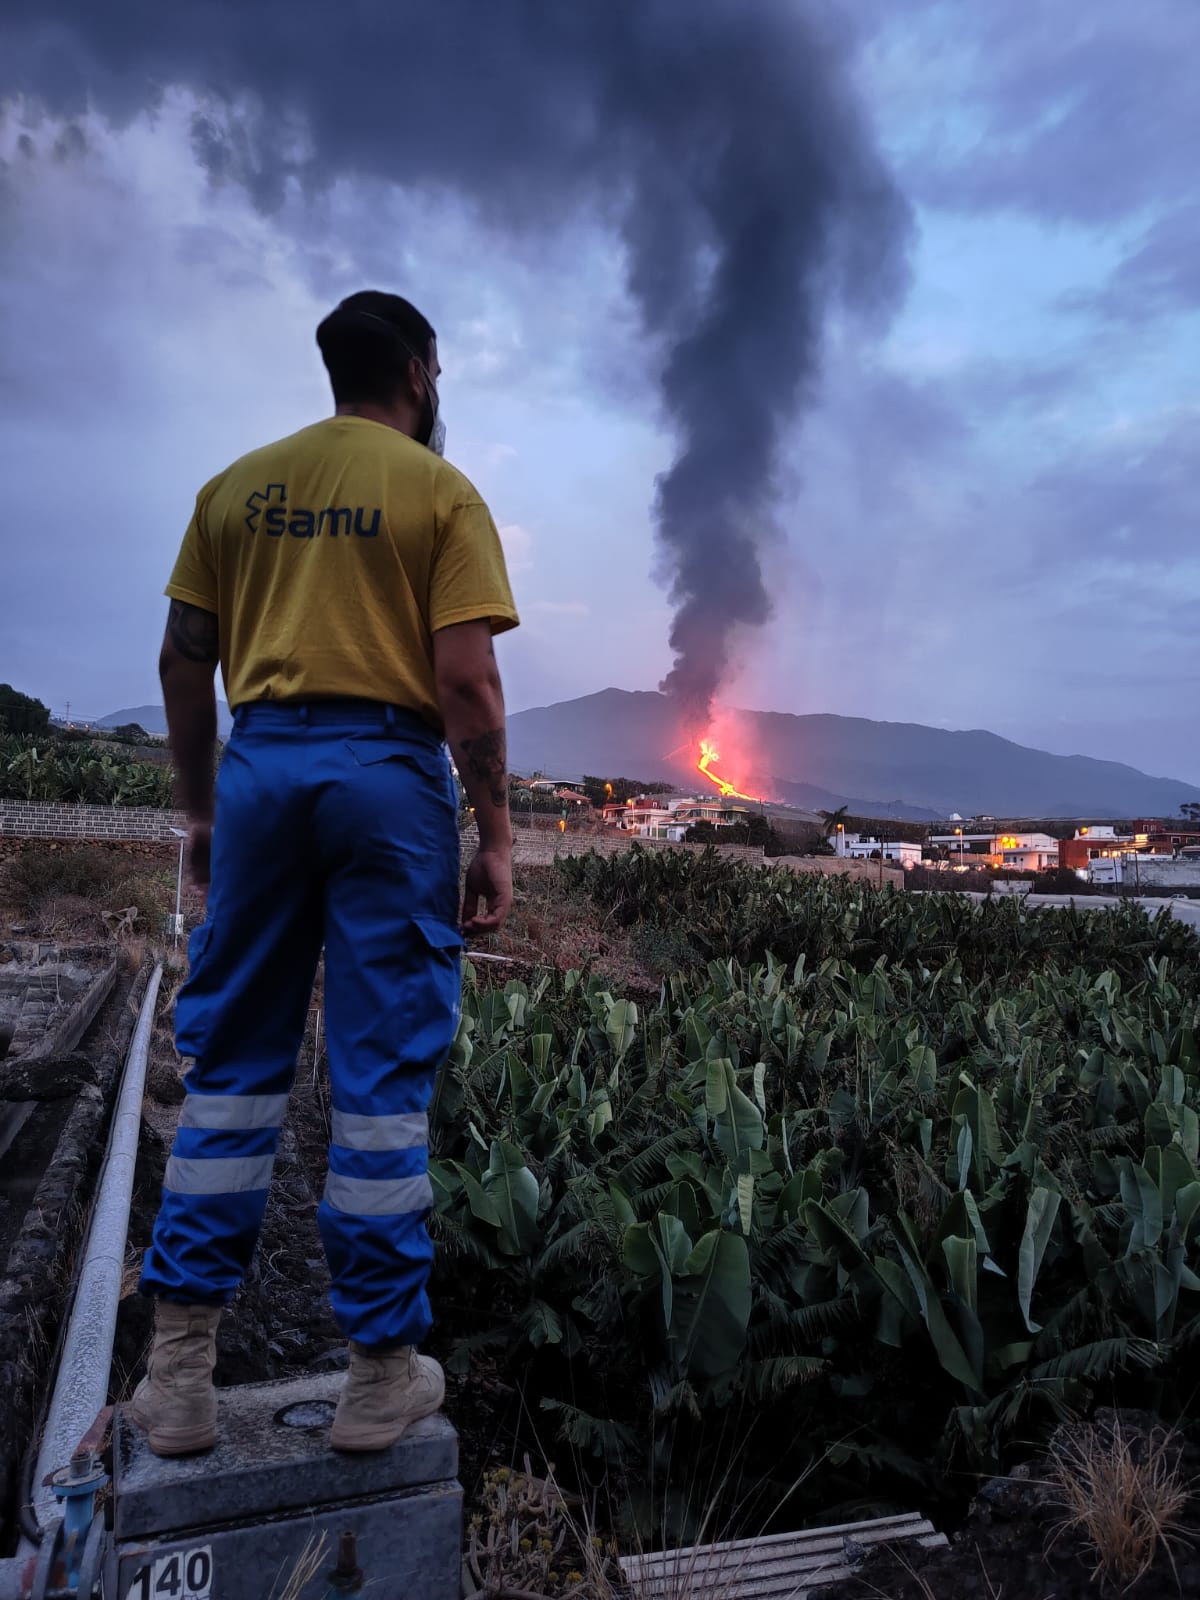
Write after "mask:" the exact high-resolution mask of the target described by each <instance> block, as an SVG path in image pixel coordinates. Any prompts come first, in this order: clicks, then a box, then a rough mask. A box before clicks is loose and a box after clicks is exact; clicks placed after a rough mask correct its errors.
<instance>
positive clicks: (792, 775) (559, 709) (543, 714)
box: [508, 689, 1200, 820]
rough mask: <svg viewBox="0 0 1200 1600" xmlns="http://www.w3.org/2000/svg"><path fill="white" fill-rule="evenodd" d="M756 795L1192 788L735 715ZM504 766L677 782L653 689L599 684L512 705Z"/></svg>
mask: <svg viewBox="0 0 1200 1600" xmlns="http://www.w3.org/2000/svg"><path fill="white" fill-rule="evenodd" d="M737 716H738V719H739V725H740V727H741V728H742V730H743V734H744V737H745V741H746V743H747V745H748V746H749V747H750V748H752V749H753V751H754V755H755V759H754V769H755V771H756V772H757V773H759V774H760V775H761V778H760V782H761V785H762V791H763V792H764V793H768V794H770V796H771V797H772V798H775V799H781V800H787V801H789V802H791V803H792V804H794V805H798V806H808V807H814V808H820V809H834V808H836V807H837V806H840V805H846V806H848V807H849V809H850V811H851V812H855V813H858V814H860V815H861V814H866V815H875V816H880V815H893V816H897V817H911V818H915V819H918V820H921V819H930V818H944V817H948V816H950V815H951V813H953V812H956V811H957V812H958V813H960V814H961V815H962V816H967V817H969V816H976V815H994V816H1010V817H1017V816H1041V817H1056V816H1057V817H1075V816H1098V817H1099V816H1113V817H1137V816H1142V815H1145V816H1173V815H1177V814H1178V812H1179V808H1180V806H1181V805H1182V804H1184V803H1185V802H1186V801H1200V789H1197V788H1194V787H1193V786H1192V785H1191V784H1187V783H1182V782H1180V781H1179V780H1177V779H1174V778H1158V777H1150V776H1148V775H1147V774H1146V773H1143V772H1139V771H1138V770H1137V769H1136V768H1134V767H1130V766H1125V765H1124V764H1122V763H1121V762H1118V761H1098V760H1095V759H1093V758H1092V757H1091V756H1056V755H1050V754H1049V753H1048V752H1046V751H1044V750H1033V749H1029V748H1027V747H1026V746H1024V745H1019V744H1014V743H1013V742H1012V741H1011V740H1009V739H1001V738H1000V737H999V736H998V735H996V734H994V733H988V732H986V731H985V730H983V729H970V730H961V731H960V730H954V731H952V730H948V729H944V728H928V727H924V726H923V725H921V724H920V723H915V722H872V721H870V720H869V719H867V718H865V717H839V716H833V715H829V714H820V715H809V716H792V715H788V714H786V713H783V712H773V711H744V712H739V713H737ZM508 747H509V761H510V763H511V765H512V767H513V768H514V770H516V771H531V770H535V769H536V770H540V771H543V772H546V773H549V774H551V775H553V776H561V777H571V776H579V775H581V774H582V773H584V772H594V773H605V774H611V773H616V774H628V775H630V776H632V777H638V778H656V777H669V778H672V779H673V780H675V781H676V782H680V783H685V784H687V783H689V782H690V779H689V774H690V773H691V772H692V768H691V760H692V754H693V753H692V751H691V750H690V749H685V748H684V747H683V746H682V744H681V733H680V729H679V727H678V724H677V721H676V716H675V710H674V707H673V706H672V704H671V702H670V701H668V700H667V699H666V697H665V696H664V695H661V694H655V693H649V692H645V691H637V692H632V691H628V690H623V689H604V690H601V691H600V693H598V694H591V695H585V696H583V697H582V698H581V699H578V700H567V701H562V702H560V703H558V704H557V705H550V706H539V707H536V708H534V709H531V710H528V711H519V712H516V713H515V714H514V715H512V716H510V718H509V722H508Z"/></svg>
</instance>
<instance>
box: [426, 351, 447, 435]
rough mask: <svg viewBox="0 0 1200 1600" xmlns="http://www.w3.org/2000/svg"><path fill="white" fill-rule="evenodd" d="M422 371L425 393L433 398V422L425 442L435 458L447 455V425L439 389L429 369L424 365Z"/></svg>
mask: <svg viewBox="0 0 1200 1600" xmlns="http://www.w3.org/2000/svg"><path fill="white" fill-rule="evenodd" d="M421 371H422V372H423V373H424V374H425V393H426V394H427V395H432V396H433V421H432V422H431V423H430V425H429V438H428V439H426V441H425V448H426V449H427V450H432V451H433V453H434V455H435V456H444V455H445V454H446V424H445V423H444V422H443V421H442V416H441V400H440V399H439V398H438V392H437V387H436V385H435V384H434V381H433V379H432V378H431V377H430V376H429V369H428V368H427V367H426V366H425V365H424V363H422V365H421Z"/></svg>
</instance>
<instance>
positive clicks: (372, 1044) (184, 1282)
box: [142, 704, 461, 1345]
mask: <svg viewBox="0 0 1200 1600" xmlns="http://www.w3.org/2000/svg"><path fill="white" fill-rule="evenodd" d="M457 895H458V830H457V821H456V803H455V797H454V792H453V786H452V783H451V779H450V774H449V767H448V764H447V761H446V757H445V752H444V749H443V748H442V746H441V745H440V742H439V741H438V739H437V737H436V735H435V734H433V733H432V731H431V730H429V729H427V728H425V727H424V725H423V724H419V723H418V722H417V720H416V719H409V718H408V717H406V716H405V715H404V714H403V713H394V714H392V715H391V718H390V721H389V716H388V713H387V711H386V709H385V708H383V707H358V706H350V707H346V706H336V705H333V704H329V705H313V706H310V707H307V708H304V707H298V706H288V705H275V706H266V705H264V706H254V707H251V708H249V710H248V711H241V712H239V713H238V718H237V726H236V728H235V732H234V735H233V738H232V739H231V740H230V743H229V745H228V746H227V747H226V751H225V755H224V759H223V760H222V763H221V771H220V776H219V780H218V786H217V820H216V826H215V828H214V833H213V860H212V885H211V888H210V891H209V912H208V919H207V921H206V922H205V924H204V925H203V927H201V928H199V929H197V930H196V932H195V933H194V934H193V935H192V938H191V942H190V945H189V956H190V960H191V973H190V976H189V978H188V981H187V982H186V983H185V984H184V986H183V988H182V989H181V990H180V992H179V997H178V1001H177V1005H176V1038H177V1044H178V1047H179V1050H180V1053H181V1054H183V1055H187V1056H191V1057H193V1058H194V1065H193V1067H192V1069H191V1071H190V1072H189V1073H188V1076H187V1080H186V1084H187V1089H188V1095H187V1099H186V1101H185V1102H184V1105H183V1108H182V1111H181V1115H180V1119H179V1126H178V1130H177V1132H176V1137H175V1144H174V1148H173V1151H172V1154H171V1158H170V1160H169V1162H168V1164H167V1171H166V1175H165V1180H164V1194H163V1203H162V1209H161V1211H160V1213H159V1217H158V1221H157V1223H156V1225H155V1231H154V1240H153V1243H152V1245H151V1248H150V1249H149V1250H148V1251H147V1255H146V1264H145V1269H144V1272H143V1278H142V1287H143V1289H144V1290H145V1291H146V1292H147V1293H151V1294H157V1295H163V1296H165V1297H166V1298H168V1299H172V1300H177V1301H183V1302H185V1303H200V1304H202V1303H222V1302H225V1301H227V1300H229V1299H230V1298H231V1297H232V1295H233V1293H234V1292H235V1290H236V1288H237V1285H238V1283H239V1282H240V1281H241V1277H242V1275H243V1273H244V1272H245V1270H246V1267H247V1266H248V1264H249V1261H250V1257H251V1254H252V1252H253V1249H254V1244H255V1240H256V1239H257V1236H258V1232H259V1229H260V1227H261V1225H262V1219H263V1215H264V1212H265V1209H266V1202H267V1192H268V1189H269V1186H270V1181H271V1171H272V1166H273V1163H274V1160H275V1156H276V1151H277V1147H278V1142H279V1130H280V1127H281V1125H282V1123H283V1119H284V1116H285V1113H286V1109H287V1101H288V1094H289V1091H290V1089H291V1085H292V1079H293V1075H294V1070H295V1062H296V1058H297V1055H298V1053H299V1050H300V1046H301V1042H302V1039H303V1034H304V1025H305V1021H306V1018H307V1012H308V1003H309V996H310V992H311V988H312V980H313V975H314V972H315V970H316V965H317V960H318V956H319V953H320V950H321V947H322V944H323V945H324V948H325V988H324V1003H325V1016H324V1024H325V1027H324V1031H325V1039H326V1046H327V1050H328V1064H329V1079H330V1091H331V1098H332V1102H333V1118H332V1121H333V1127H332V1141H331V1145H330V1151H329V1175H328V1179H327V1182H326V1186H325V1192H324V1196H323V1198H322V1200H321V1203H320V1206H319V1208H318V1212H317V1220H318V1224H319V1226H320V1230H321V1237H322V1241H323V1243H324V1246H325V1251H326V1255H327V1258H328V1261H329V1266H330V1275H331V1279H332V1299H333V1307H334V1312H335V1314H336V1316H337V1319H338V1322H339V1324H340V1326H341V1328H342V1330H343V1332H344V1333H345V1334H346V1335H347V1337H349V1338H353V1339H356V1340H358V1341H360V1342H361V1343H363V1344H366V1345H372V1344H382V1343H393V1342H394V1343H403V1344H417V1343H420V1341H421V1340H422V1338H423V1337H424V1336H425V1334H426V1333H427V1331H428V1327H429V1321H430V1315H429V1304H428V1297H427V1294H426V1282H427V1279H428V1274H429V1266H430V1261H431V1257H432V1247H431V1244H430V1241H429V1235H428V1232H427V1230H426V1228H425V1216H426V1213H427V1212H428V1210H429V1208H430V1206H431V1205H432V1201H433V1196H432V1190H431V1187H430V1182H429V1177H428V1172H427V1162H428V1156H427V1142H428V1124H427V1120H426V1112H427V1109H428V1105H429V1099H430V1095H431V1093H432V1088H433V1080H434V1075H435V1073H436V1071H437V1068H438V1067H439V1066H440V1064H441V1062H442V1060H443V1059H444V1058H445V1055H446V1053H447V1051H448V1050H449V1047H450V1044H451V1042H452V1040H453V1036H454V1029H455V1023H456V1018H457V1009H458V1000H459V983H460V973H459V954H460V949H461V937H460V935H459V932H458V929H457V909H458V907H457Z"/></svg>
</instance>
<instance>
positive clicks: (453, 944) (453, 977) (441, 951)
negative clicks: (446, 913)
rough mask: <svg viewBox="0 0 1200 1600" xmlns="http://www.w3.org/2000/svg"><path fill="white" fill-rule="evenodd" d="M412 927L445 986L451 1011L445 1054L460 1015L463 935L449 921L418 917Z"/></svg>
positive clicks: (444, 991) (446, 997) (445, 993)
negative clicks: (437, 969)
mask: <svg viewBox="0 0 1200 1600" xmlns="http://www.w3.org/2000/svg"><path fill="white" fill-rule="evenodd" d="M412 920H413V926H414V927H415V928H416V930H417V932H418V933H419V934H420V936H421V938H422V940H423V941H424V942H425V944H426V945H427V946H428V947H429V950H430V953H431V955H432V957H433V960H434V963H435V964H436V966H437V967H438V968H439V970H440V972H441V975H442V978H443V980H444V983H445V988H444V990H443V991H442V992H443V995H444V999H445V1002H446V1004H447V1006H448V1008H449V1011H450V1028H449V1034H448V1037H447V1039H446V1049H445V1052H443V1054H445V1053H447V1052H448V1051H449V1049H450V1046H451V1044H452V1043H453V1041H454V1036H455V1034H456V1033H457V1032H458V1019H459V1015H460V1014H461V1012H462V952H463V936H462V932H461V930H460V929H458V928H456V927H455V926H454V924H453V923H452V922H446V921H445V920H444V919H443V918H441V917H422V916H417V917H414V918H413V919H412Z"/></svg>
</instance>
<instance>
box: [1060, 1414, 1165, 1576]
mask: <svg viewBox="0 0 1200 1600" xmlns="http://www.w3.org/2000/svg"><path fill="white" fill-rule="evenodd" d="M1049 1460H1050V1485H1051V1487H1052V1490H1053V1492H1054V1495H1055V1498H1056V1500H1057V1501H1058V1502H1059V1503H1060V1504H1061V1505H1062V1507H1063V1509H1064V1511H1065V1515H1064V1517H1063V1518H1062V1520H1061V1522H1059V1523H1058V1524H1057V1525H1056V1527H1055V1530H1054V1537H1055V1538H1058V1537H1060V1536H1061V1535H1062V1534H1064V1533H1078V1534H1082V1535H1083V1537H1084V1538H1085V1539H1086V1540H1087V1541H1088V1543H1089V1545H1090V1546H1091V1547H1092V1550H1093V1551H1094V1552H1095V1575H1096V1576H1097V1577H1098V1578H1100V1579H1101V1580H1102V1581H1104V1582H1107V1583H1111V1584H1113V1585H1115V1586H1117V1587H1118V1588H1119V1589H1120V1591H1121V1592H1122V1593H1124V1592H1125V1591H1126V1590H1128V1589H1131V1588H1132V1587H1133V1585H1134V1584H1135V1583H1137V1582H1138V1580H1139V1579H1140V1578H1142V1577H1144V1576H1145V1574H1146V1573H1147V1572H1148V1571H1149V1570H1150V1568H1151V1567H1152V1566H1153V1564H1154V1559H1155V1557H1156V1556H1157V1554H1158V1552H1159V1550H1160V1549H1165V1550H1166V1551H1167V1553H1168V1555H1171V1544H1172V1541H1176V1542H1180V1543H1182V1542H1184V1535H1183V1532H1182V1529H1181V1526H1180V1522H1179V1514H1180V1512H1181V1511H1182V1510H1183V1508H1184V1506H1185V1505H1186V1504H1187V1502H1188V1498H1189V1492H1188V1489H1187V1486H1186V1484H1185V1483H1184V1481H1183V1474H1182V1469H1181V1461H1180V1452H1179V1445H1178V1439H1177V1436H1176V1435H1175V1434H1174V1433H1173V1432H1168V1431H1166V1430H1157V1429H1156V1430H1155V1431H1154V1432H1153V1433H1151V1434H1150V1435H1148V1436H1146V1437H1141V1438H1138V1439H1136V1440H1130V1439H1128V1438H1127V1437H1126V1436H1125V1433H1124V1432H1123V1430H1122V1428H1121V1424H1120V1420H1119V1419H1118V1420H1116V1421H1114V1422H1113V1423H1111V1424H1108V1425H1104V1426H1088V1427H1083V1428H1080V1429H1078V1430H1076V1431H1074V1432H1071V1433H1069V1434H1067V1435H1066V1436H1065V1437H1064V1438H1062V1439H1060V1440H1056V1441H1055V1443H1054V1445H1053V1446H1052V1447H1051V1450H1050V1456H1049ZM1171 1560H1172V1565H1174V1557H1173V1555H1172V1556H1171Z"/></svg>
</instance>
